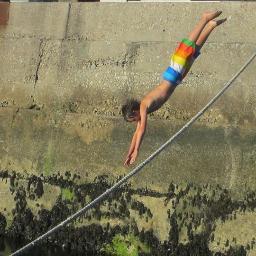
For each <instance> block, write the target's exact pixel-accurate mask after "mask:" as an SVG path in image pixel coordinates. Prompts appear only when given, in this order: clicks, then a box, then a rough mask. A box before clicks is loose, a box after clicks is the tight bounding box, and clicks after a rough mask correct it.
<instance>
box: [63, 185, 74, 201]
mask: <svg viewBox="0 0 256 256" xmlns="http://www.w3.org/2000/svg"><path fill="white" fill-rule="evenodd" d="M61 198H62V200H68V201H73V200H74V198H75V193H74V192H73V191H72V190H71V189H69V188H62V189H61Z"/></svg>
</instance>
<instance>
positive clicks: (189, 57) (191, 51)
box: [163, 38, 200, 86]
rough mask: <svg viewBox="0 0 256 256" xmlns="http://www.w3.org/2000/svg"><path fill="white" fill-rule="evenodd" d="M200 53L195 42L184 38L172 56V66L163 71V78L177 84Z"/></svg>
mask: <svg viewBox="0 0 256 256" xmlns="http://www.w3.org/2000/svg"><path fill="white" fill-rule="evenodd" d="M199 55H200V52H199V51H197V50H196V45H195V42H193V41H190V40H189V39H186V38H185V39H183V40H182V41H181V42H180V44H179V46H178V47H177V48H176V50H175V52H174V54H173V55H172V56H171V63H170V66H169V67H168V68H167V69H166V70H165V72H164V73H163V79H165V80H167V81H169V82H171V83H172V84H173V85H175V86H177V85H178V84H179V83H180V82H181V81H182V79H183V78H184V77H185V76H186V74H187V71H188V69H189V68H190V67H191V65H192V64H193V62H194V61H195V59H196V58H197V57H198V56H199Z"/></svg>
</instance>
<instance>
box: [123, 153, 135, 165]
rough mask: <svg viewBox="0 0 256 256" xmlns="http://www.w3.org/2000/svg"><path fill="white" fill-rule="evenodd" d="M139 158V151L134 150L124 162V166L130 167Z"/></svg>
mask: <svg viewBox="0 0 256 256" xmlns="http://www.w3.org/2000/svg"><path fill="white" fill-rule="evenodd" d="M137 156H138V151H137V150H134V151H133V152H132V153H131V154H129V155H127V157H126V159H125V162H124V166H129V165H131V164H133V163H134V162H135V160H136V158H137Z"/></svg>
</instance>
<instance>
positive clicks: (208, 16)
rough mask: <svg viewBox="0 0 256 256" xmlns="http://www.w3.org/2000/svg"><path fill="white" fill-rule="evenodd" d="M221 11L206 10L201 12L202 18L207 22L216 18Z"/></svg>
mask: <svg viewBox="0 0 256 256" xmlns="http://www.w3.org/2000/svg"><path fill="white" fill-rule="evenodd" d="M221 13H222V11H215V12H213V11H207V12H204V13H203V15H202V18H203V19H204V20H205V21H207V22H208V21H210V20H212V19H214V18H217V17H218V16H219V15H221Z"/></svg>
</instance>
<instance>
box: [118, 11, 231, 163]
mask: <svg viewBox="0 0 256 256" xmlns="http://www.w3.org/2000/svg"><path fill="white" fill-rule="evenodd" d="M221 13H222V11H216V12H213V11H207V12H204V13H203V14H202V16H201V19H200V21H199V22H198V24H197V25H196V26H195V28H194V29H193V31H192V32H191V33H190V34H189V36H188V38H185V39H183V40H182V42H181V43H180V44H179V45H178V47H177V48H176V50H175V53H174V54H173V55H172V57H171V63H170V66H169V67H168V68H167V69H166V71H165V72H164V73H163V81H162V82H161V83H160V84H159V85H158V86H157V87H155V88H154V89H153V90H152V91H150V92H149V93H148V94H147V95H145V96H144V98H143V99H142V100H141V101H140V102H139V101H137V100H134V99H131V100H128V101H127V102H126V104H125V105H123V106H122V114H123V116H124V119H125V120H126V121H128V122H136V123H137V127H136V131H135V133H134V135H133V138H132V142H131V145H130V148H129V151H128V154H127V156H126V159H125V162H124V165H125V166H129V165H131V164H132V163H134V161H135V160H136V158H137V156H138V152H139V148H140V145H141V142H142V139H143V136H144V133H145V131H146V126H147V114H149V113H152V112H154V111H156V110H157V109H159V108H160V107H161V106H162V105H163V104H164V103H165V102H166V101H167V100H168V99H169V97H170V96H171V94H172V93H173V92H174V90H175V88H176V87H177V85H178V84H179V83H181V81H182V80H183V78H184V77H185V76H186V74H187V73H188V71H189V69H190V67H191V65H192V64H193V62H194V61H195V59H196V58H197V57H198V56H199V54H200V49H201V48H202V46H203V45H204V43H205V41H206V40H207V38H208V36H209V35H210V33H211V32H212V31H213V29H214V28H215V27H217V26H218V25H220V24H222V23H223V22H225V21H226V19H220V20H213V19H214V18H217V17H218V16H219V15H220V14H221Z"/></svg>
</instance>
